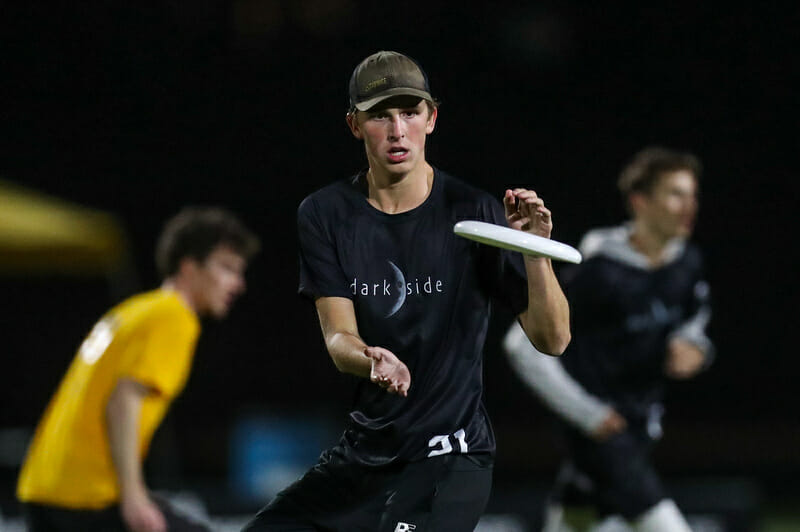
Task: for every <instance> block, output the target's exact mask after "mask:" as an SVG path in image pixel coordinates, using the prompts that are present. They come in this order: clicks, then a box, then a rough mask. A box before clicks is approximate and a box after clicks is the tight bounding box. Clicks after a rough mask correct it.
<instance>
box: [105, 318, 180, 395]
mask: <svg viewBox="0 0 800 532" xmlns="http://www.w3.org/2000/svg"><path fill="white" fill-rule="evenodd" d="M195 341H196V334H195V332H194V330H193V328H192V326H191V323H189V322H187V321H186V320H181V319H180V317H176V316H169V315H164V316H153V317H152V318H151V319H149V320H147V323H144V324H142V328H141V330H140V331H138V334H136V335H135V338H133V339H132V341H131V344H130V345H129V346H128V356H126V357H125V362H124V363H123V365H122V367H121V368H120V376H121V377H127V378H130V379H132V380H135V381H137V382H139V383H141V384H143V385H145V386H148V387H150V388H152V389H153V391H154V392H155V393H157V394H159V395H163V396H166V397H173V396H175V395H177V393H178V392H179V391H180V390H181V388H182V387H183V384H184V382H185V379H186V376H187V375H186V374H187V372H188V369H189V366H190V361H191V358H192V356H193V354H194V347H195Z"/></svg>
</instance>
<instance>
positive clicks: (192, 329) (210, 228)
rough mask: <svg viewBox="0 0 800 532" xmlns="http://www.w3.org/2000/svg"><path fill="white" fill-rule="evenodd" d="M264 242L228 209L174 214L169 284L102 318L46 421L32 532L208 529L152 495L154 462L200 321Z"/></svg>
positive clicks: (234, 286) (165, 240)
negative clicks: (146, 469)
mask: <svg viewBox="0 0 800 532" xmlns="http://www.w3.org/2000/svg"><path fill="white" fill-rule="evenodd" d="M258 245H259V244H258V239H257V238H256V237H255V236H254V235H253V234H252V233H251V232H250V231H249V230H248V229H247V228H245V227H244V226H243V225H242V223H241V222H240V221H239V220H238V219H237V218H236V217H234V216H233V215H232V214H230V213H228V212H226V211H223V210H221V209H217V208H187V209H184V210H183V211H181V212H180V213H178V214H177V215H176V216H175V217H174V218H172V219H171V220H169V222H168V223H167V224H166V226H165V228H164V231H163V233H162V234H161V237H160V239H159V242H158V246H157V250H156V261H157V263H158V267H159V270H160V273H161V274H162V275H163V279H164V281H163V284H162V285H161V287H160V288H159V289H156V290H153V291H150V292H145V293H142V294H138V295H135V296H133V297H131V298H129V299H127V300H125V301H123V302H122V303H120V304H119V305H117V306H115V307H114V308H112V309H111V310H110V311H109V312H108V313H107V314H106V315H105V316H103V317H102V319H101V320H100V321H98V322H97V324H96V325H95V326H94V328H93V329H92V331H91V333H90V334H89V335H88V336H87V338H86V340H84V342H83V343H82V344H81V346H80V348H79V349H78V352H77V354H76V356H75V358H74V360H73V362H72V364H71V365H70V367H69V370H68V371H67V374H66V376H65V377H64V378H63V380H62V381H61V384H60V386H59V388H58V390H57V392H56V394H55V395H54V396H53V398H52V400H51V401H50V404H49V406H48V407H47V410H46V412H45V414H44V416H43V417H42V419H41V421H40V423H39V426H38V427H37V430H36V434H35V436H34V439H33V442H32V443H31V446H30V448H29V450H28V455H27V457H26V459H25V463H24V464H23V467H22V472H21V474H20V477H19V482H18V485H17V496H18V498H19V500H20V501H21V502H22V503H23V510H24V513H25V517H26V521H27V525H28V529H29V530H30V531H31V532H38V531H45V530H46V531H76V532H78V531H80V532H93V531H97V532H109V531H117V530H119V531H124V530H127V531H133V532H144V531H147V532H163V531H166V530H170V531H181V530H205V527H201V526H199V525H197V524H194V523H191V522H190V521H188V520H186V519H184V518H182V517H180V516H178V515H177V514H175V513H174V512H172V511H171V509H170V508H169V507H168V506H167V505H166V504H165V503H163V502H162V501H158V500H155V499H154V498H153V497H152V496H151V494H150V493H149V491H148V489H147V486H146V484H145V481H144V478H143V474H142V462H143V460H144V458H145V456H146V454H147V449H148V446H149V443H150V441H151V438H152V436H153V433H154V432H155V430H156V428H157V427H158V425H159V424H160V422H161V420H162V419H163V417H164V415H165V413H166V411H167V408H168V407H169V405H170V403H171V402H172V400H173V399H174V398H175V397H176V396H177V395H178V394H179V393H180V392H181V390H182V389H183V387H184V384H185V382H186V379H187V377H188V375H189V371H190V369H191V365H192V357H193V355H194V350H195V343H196V340H197V337H198V335H199V333H200V321H199V318H200V317H202V316H210V317H213V318H223V317H225V315H226V314H227V313H228V310H229V309H230V307H231V304H232V303H233V301H234V299H235V298H236V297H237V296H238V295H239V294H241V293H242V292H243V291H244V288H245V281H244V271H245V267H246V265H247V262H248V260H249V259H250V257H252V255H253V254H254V253H255V252H256V251H257V249H258Z"/></svg>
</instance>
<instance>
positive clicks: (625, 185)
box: [617, 146, 703, 199]
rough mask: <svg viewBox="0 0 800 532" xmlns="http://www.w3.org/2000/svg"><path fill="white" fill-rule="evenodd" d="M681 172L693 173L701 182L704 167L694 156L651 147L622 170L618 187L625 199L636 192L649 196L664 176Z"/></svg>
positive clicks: (634, 157)
mask: <svg viewBox="0 0 800 532" xmlns="http://www.w3.org/2000/svg"><path fill="white" fill-rule="evenodd" d="M680 170H687V171H689V172H691V173H692V174H693V175H694V178H695V179H696V180H699V179H700V174H701V173H702V170H703V167H702V165H701V163H700V160H699V159H698V158H697V157H696V156H695V155H694V154H691V153H688V152H679V151H674V150H670V149H668V148H664V147H661V146H651V147H648V148H645V149H643V150H642V151H640V152H638V153H637V154H636V155H634V156H633V159H631V161H630V162H629V163H628V164H627V165H626V166H625V167H624V168H623V169H622V172H621V173H620V176H619V180H618V181H617V187H618V188H619V191H620V192H621V193H622V197H623V199H627V197H628V196H629V195H630V194H632V193H634V192H642V193H645V194H649V193H650V192H651V191H652V190H653V188H654V187H655V185H656V183H657V182H658V179H659V178H660V177H661V175H662V174H664V173H669V172H678V171H680Z"/></svg>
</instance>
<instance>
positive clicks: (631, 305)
mask: <svg viewBox="0 0 800 532" xmlns="http://www.w3.org/2000/svg"><path fill="white" fill-rule="evenodd" d="M699 176H700V162H699V161H698V159H697V158H696V157H695V156H694V155H692V154H688V153H679V152H675V151H671V150H667V149H664V148H660V147H652V148H647V149H644V150H642V151H641V152H639V153H638V154H636V156H635V157H634V158H633V160H632V161H631V162H630V163H629V164H628V165H627V166H626V167H625V169H624V170H623V171H622V173H621V176H620V179H619V183H618V184H619V189H620V191H621V192H622V195H623V197H624V199H625V201H626V203H627V206H628V208H629V211H630V214H631V216H632V219H631V220H630V221H629V222H628V223H626V224H624V225H621V226H618V227H611V228H602V229H595V230H592V231H589V232H588V233H587V234H586V235H585V237H584V238H583V241H582V242H581V244H580V250H581V252H582V253H583V256H584V262H583V263H582V264H581V265H579V266H570V267H569V268H565V270H564V271H563V272H562V275H560V278H561V280H562V281H563V283H564V290H565V291H566V294H567V298H568V300H569V302H570V307H571V309H572V319H573V322H572V326H573V331H572V332H573V340H572V343H571V344H570V346H569V349H567V351H566V353H565V355H564V357H562V358H559V359H555V358H553V357H547V356H544V355H542V354H541V353H538V352H537V350H536V349H535V348H534V347H533V346H532V345H531V344H530V342H528V340H527V338H526V337H525V335H524V333H522V332H521V331H520V330H519V329H518V327H517V325H512V327H511V329H510V330H509V332H508V334H507V335H506V338H505V341H504V347H505V349H506V351H507V353H508V356H509V359H510V361H511V364H512V366H513V367H514V368H515V370H516V371H517V373H518V374H519V375H520V376H521V378H522V379H523V380H524V381H525V382H526V383H528V384H529V385H530V386H531V387H532V388H533V390H534V391H535V392H536V393H537V394H538V395H539V396H540V397H541V398H542V400H543V401H544V402H545V403H546V404H547V405H548V406H549V407H550V408H552V409H553V410H554V411H555V412H556V413H557V414H558V415H559V418H560V419H561V420H562V421H563V425H564V429H565V430H564V432H565V435H566V441H567V444H568V452H569V459H568V461H567V462H566V463H565V464H564V467H562V469H561V472H560V474H559V477H558V479H557V481H556V489H555V490H554V497H553V499H554V503H553V504H552V505H551V506H550V508H549V509H548V517H547V520H548V522H547V523H546V527H545V529H546V530H558V529H559V528H558V526H559V525H558V522H559V520H560V519H561V513H562V502H563V501H562V499H563V496H564V494H565V493H568V492H569V490H568V488H569V487H571V486H572V487H574V486H576V485H577V486H582V487H583V488H584V491H589V492H590V497H591V499H590V500H591V501H592V502H593V504H594V506H595V508H596V510H597V511H598V513H599V515H600V516H602V517H603V518H604V519H605V521H602V522H601V523H604V524H601V525H600V526H599V527H598V528H597V530H606V529H607V530H611V527H612V526H616V525H612V523H615V522H619V521H621V522H623V523H625V522H627V523H629V524H631V525H632V526H634V527H635V528H637V527H638V529H641V530H647V531H654V532H655V531H668V532H680V531H684V530H689V528H688V525H687V524H686V521H685V519H684V518H683V516H682V515H681V512H680V511H679V510H678V508H677V506H676V505H675V504H674V503H673V502H672V500H671V499H669V497H668V495H667V493H666V491H665V490H664V487H663V486H662V484H661V480H660V479H659V477H658V475H657V474H656V471H655V470H654V469H653V466H652V464H651V462H650V458H649V454H650V449H651V444H652V443H653V442H654V441H655V440H657V439H658V438H659V437H660V435H661V423H660V417H661V413H662V412H663V408H662V406H661V401H662V393H663V388H664V383H665V380H666V379H667V378H672V379H687V378H690V377H693V376H694V375H696V374H697V373H698V372H699V371H701V370H702V369H703V368H705V367H706V366H707V365H708V364H709V362H710V360H711V356H712V351H713V350H712V345H711V342H710V341H709V339H708V338H707V336H706V334H705V329H706V325H707V323H708V320H709V317H710V307H709V291H708V286H707V284H706V281H705V280H704V276H703V269H702V261H701V256H700V253H699V251H698V249H697V248H696V247H695V246H694V245H692V244H690V243H689V242H688V238H689V237H690V235H691V233H692V229H693V226H694V223H695V217H696V214H697V208H698V179H699ZM624 526H626V527H627V525H624ZM604 527H605V528H604ZM614 530H618V528H615V529H614Z"/></svg>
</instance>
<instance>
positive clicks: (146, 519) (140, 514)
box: [120, 494, 167, 532]
mask: <svg viewBox="0 0 800 532" xmlns="http://www.w3.org/2000/svg"><path fill="white" fill-rule="evenodd" d="M120 512H121V513H122V520H123V521H125V524H126V525H127V526H128V528H129V529H130V530H131V532H167V521H166V519H164V514H162V513H161V510H160V509H159V507H158V506H157V505H156V504H155V503H154V502H153V501H152V500H151V499H150V497H148V496H147V494H138V495H131V496H128V497H123V498H122V501H121V502H120Z"/></svg>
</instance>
